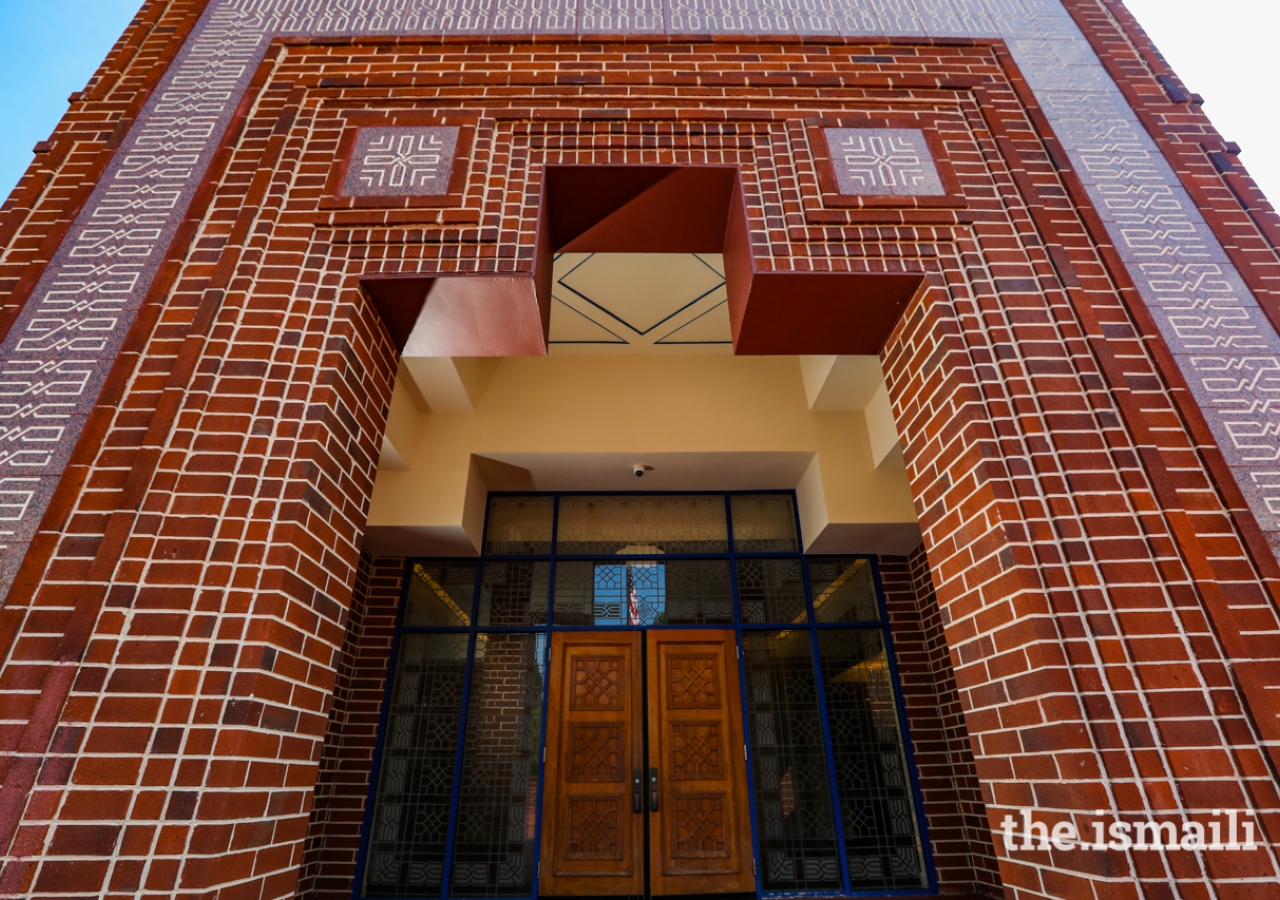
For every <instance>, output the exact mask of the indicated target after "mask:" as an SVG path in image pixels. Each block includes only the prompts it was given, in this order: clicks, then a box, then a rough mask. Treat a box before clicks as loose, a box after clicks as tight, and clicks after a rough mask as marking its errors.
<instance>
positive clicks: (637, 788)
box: [631, 769, 644, 813]
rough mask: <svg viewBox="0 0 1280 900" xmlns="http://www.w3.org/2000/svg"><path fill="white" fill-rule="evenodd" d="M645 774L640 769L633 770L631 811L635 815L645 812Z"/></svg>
mask: <svg viewBox="0 0 1280 900" xmlns="http://www.w3.org/2000/svg"><path fill="white" fill-rule="evenodd" d="M643 782H644V773H643V772H642V771H641V770H639V769H632V770H631V811H632V812H633V813H642V812H644V796H643V795H644V788H643V787H642V784H643Z"/></svg>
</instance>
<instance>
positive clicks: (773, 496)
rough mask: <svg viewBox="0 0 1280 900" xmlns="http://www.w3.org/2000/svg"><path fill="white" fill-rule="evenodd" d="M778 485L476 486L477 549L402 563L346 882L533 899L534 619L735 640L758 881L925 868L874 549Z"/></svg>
mask: <svg viewBox="0 0 1280 900" xmlns="http://www.w3.org/2000/svg"><path fill="white" fill-rule="evenodd" d="M801 547H802V543H801V536H800V527H799V521H798V518H797V515H796V507H795V498H794V495H793V494H792V493H790V492H777V493H731V494H713V493H706V494H652V493H648V494H627V495H608V494H604V495H602V494H593V495H588V494H525V495H498V494H495V495H492V496H491V497H490V499H489V506H488V515H487V520H486V525H485V532H484V542H483V554H482V555H481V557H480V558H478V559H414V560H409V561H408V562H407V571H406V575H405V587H404V595H403V601H402V603H401V611H400V621H399V624H398V627H397V631H396V635H395V641H394V646H393V651H392V662H391V677H390V678H389V684H388V689H387V696H386V700H385V702H384V709H383V724H382V728H381V733H380V739H379V746H378V752H377V755H376V760H375V769H374V772H373V781H372V785H373V786H372V791H371V798H370V799H371V803H370V809H369V812H368V815H367V818H366V827H365V834H364V846H363V848H362V853H361V863H360V869H361V871H360V874H359V876H358V878H359V881H358V883H359V884H360V886H361V890H360V893H361V895H362V896H365V897H370V898H383V897H396V898H414V897H421V898H426V897H504V898H506V897H509V898H525V897H529V898H532V897H535V896H536V895H537V882H538V878H537V871H536V868H537V864H538V857H539V853H538V847H539V841H540V840H541V833H540V828H541V818H542V817H541V815H540V810H541V805H540V804H541V798H542V795H543V788H544V786H543V785H542V783H541V780H542V773H543V757H544V746H545V734H546V729H545V728H544V727H543V722H544V718H545V715H546V708H547V706H546V701H547V697H546V681H547V679H546V673H547V671H548V665H549V651H550V647H551V642H550V640H549V638H550V634H551V633H552V632H555V631H571V630H596V629H617V630H632V629H637V628H643V629H653V628H670V629H678V628H700V629H707V628H721V629H731V630H732V631H733V632H735V635H736V640H737V645H738V655H739V662H738V665H739V666H740V675H741V683H742V686H743V687H742V694H743V696H742V698H741V703H742V714H743V722H744V724H745V735H746V743H747V746H746V748H745V752H746V754H747V756H748V759H749V765H748V767H747V772H748V776H749V788H750V797H751V818H752V825H753V840H754V847H755V859H756V864H757V865H756V875H757V890H758V892H759V893H760V894H762V895H769V894H781V893H796V892H817V893H821V894H823V895H830V894H838V893H845V894H856V893H859V892H878V893H882V892H884V891H886V890H891V891H898V892H901V891H907V892H923V891H927V890H928V889H929V888H930V887H931V885H932V883H933V881H932V877H931V865H930V861H929V856H928V849H927V842H926V840H925V839H924V834H923V831H924V829H923V817H922V814H921V807H920V801H919V795H918V789H917V786H916V784H915V775H914V766H913V764H912V762H911V755H910V746H909V742H908V741H907V740H905V738H904V735H905V724H904V719H903V715H902V709H901V702H900V697H899V689H898V684H897V677H896V673H895V669H894V662H893V655H892V652H891V643H890V635H889V630H888V627H887V621H886V616H885V610H884V602H883V596H882V592H881V589H880V585H879V576H878V570H877V564H876V560H875V559H874V558H870V557H861V556H806V555H804V554H803V553H802V552H801Z"/></svg>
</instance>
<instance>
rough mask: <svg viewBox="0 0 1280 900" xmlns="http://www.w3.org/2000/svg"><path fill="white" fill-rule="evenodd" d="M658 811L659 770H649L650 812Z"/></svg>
mask: <svg viewBox="0 0 1280 900" xmlns="http://www.w3.org/2000/svg"><path fill="white" fill-rule="evenodd" d="M657 811H658V770H657V769H650V770H649V812H657Z"/></svg>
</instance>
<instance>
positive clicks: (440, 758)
mask: <svg viewBox="0 0 1280 900" xmlns="http://www.w3.org/2000/svg"><path fill="white" fill-rule="evenodd" d="M469 641H470V638H469V637H468V635H466V634H407V635H405V636H404V637H403V638H402V639H401V642H400V649H399V653H397V658H396V675H395V678H394V679H392V682H391V692H390V694H389V695H388V697H387V705H388V707H389V708H388V711H387V725H386V729H385V732H384V734H383V738H382V759H381V765H380V766H379V772H378V783H377V794H376V797H375V800H374V815H373V820H372V822H371V823H370V834H369V839H368V842H369V852H368V859H367V861H366V865H365V895H366V896H368V897H438V896H440V888H441V885H442V884H443V879H444V860H445V844H446V840H447V838H448V834H449V807H450V803H449V801H450V799H451V797H452V794H453V774H454V767H455V763H456V760H457V753H458V737H459V725H460V724H461V722H462V698H463V686H464V683H465V678H466V673H467V645H468V643H469Z"/></svg>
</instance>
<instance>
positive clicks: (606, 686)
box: [539, 630, 755, 897]
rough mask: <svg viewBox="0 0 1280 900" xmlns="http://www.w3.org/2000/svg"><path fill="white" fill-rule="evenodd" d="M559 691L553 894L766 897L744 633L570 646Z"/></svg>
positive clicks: (562, 646)
mask: <svg viewBox="0 0 1280 900" xmlns="http://www.w3.org/2000/svg"><path fill="white" fill-rule="evenodd" d="M548 688H549V690H550V696H549V697H548V703H547V709H548V713H547V720H548V723H547V724H548V727H547V764H546V789H545V791H544V793H543V796H544V801H543V803H544V807H543V824H542V850H541V866H540V888H539V890H540V893H541V894H544V895H551V896H555V895H560V896H568V895H572V896H595V897H600V896H639V895H643V894H645V893H648V894H649V895H651V896H659V895H672V894H718V893H738V892H748V891H750V892H754V891H755V876H754V873H753V865H752V859H753V856H752V846H751V825H750V821H749V818H748V814H749V813H748V811H749V807H748V804H747V773H746V761H745V750H744V743H743V736H742V701H741V693H740V691H739V686H738V664H737V651H736V643H735V639H734V634H733V632H732V631H722V630H706V631H703V630H699V631H660V630H655V631H648V632H638V631H637V632H605V633H590V632H572V633H565V632H562V633H558V634H555V635H554V636H553V637H552V642H551V677H550V681H549V683H548ZM646 871H647V874H648V879H647V884H646V877H645V876H646Z"/></svg>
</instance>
